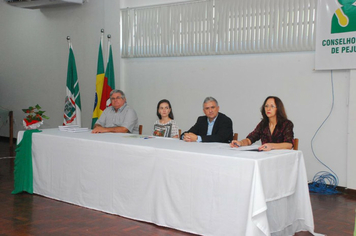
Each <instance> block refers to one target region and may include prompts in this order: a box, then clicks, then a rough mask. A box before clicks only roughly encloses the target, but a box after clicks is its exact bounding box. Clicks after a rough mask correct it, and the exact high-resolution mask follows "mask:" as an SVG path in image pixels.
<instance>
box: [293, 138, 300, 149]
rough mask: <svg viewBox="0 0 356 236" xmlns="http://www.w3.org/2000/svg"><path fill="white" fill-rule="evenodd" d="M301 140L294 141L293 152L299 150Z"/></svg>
mask: <svg viewBox="0 0 356 236" xmlns="http://www.w3.org/2000/svg"><path fill="white" fill-rule="evenodd" d="M298 145H299V139H297V138H295V139H293V150H298Z"/></svg>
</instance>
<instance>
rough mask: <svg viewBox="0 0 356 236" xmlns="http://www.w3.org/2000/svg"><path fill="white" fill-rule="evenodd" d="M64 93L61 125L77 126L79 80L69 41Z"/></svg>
mask: <svg viewBox="0 0 356 236" xmlns="http://www.w3.org/2000/svg"><path fill="white" fill-rule="evenodd" d="M66 95H67V96H66V99H65V103H64V121H63V125H79V127H81V123H82V122H81V103H80V93H79V82H78V75H77V67H76V65H75V58H74V53H73V47H72V43H71V42H69V58H68V71H67V87H66Z"/></svg>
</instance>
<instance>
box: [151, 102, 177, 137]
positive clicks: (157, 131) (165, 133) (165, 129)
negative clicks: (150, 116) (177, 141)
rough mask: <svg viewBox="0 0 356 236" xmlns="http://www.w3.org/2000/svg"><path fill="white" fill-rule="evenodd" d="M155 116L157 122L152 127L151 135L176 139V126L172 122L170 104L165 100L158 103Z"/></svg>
mask: <svg viewBox="0 0 356 236" xmlns="http://www.w3.org/2000/svg"><path fill="white" fill-rule="evenodd" d="M157 116H158V118H159V120H156V122H155V123H154V125H153V135H154V136H161V137H171V138H178V126H177V123H176V122H175V121H174V116H173V111H172V106H171V103H170V102H169V101H168V100H167V99H162V100H161V101H159V102H158V104H157Z"/></svg>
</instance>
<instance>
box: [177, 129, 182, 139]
mask: <svg viewBox="0 0 356 236" xmlns="http://www.w3.org/2000/svg"><path fill="white" fill-rule="evenodd" d="M181 135H182V130H181V129H178V138H180V136H181Z"/></svg>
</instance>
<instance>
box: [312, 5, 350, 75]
mask: <svg viewBox="0 0 356 236" xmlns="http://www.w3.org/2000/svg"><path fill="white" fill-rule="evenodd" d="M317 10H318V13H317V24H316V26H317V27H316V48H315V69H317V70H327V69H355V68H356V64H355V61H356V0H318V9H317Z"/></svg>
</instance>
